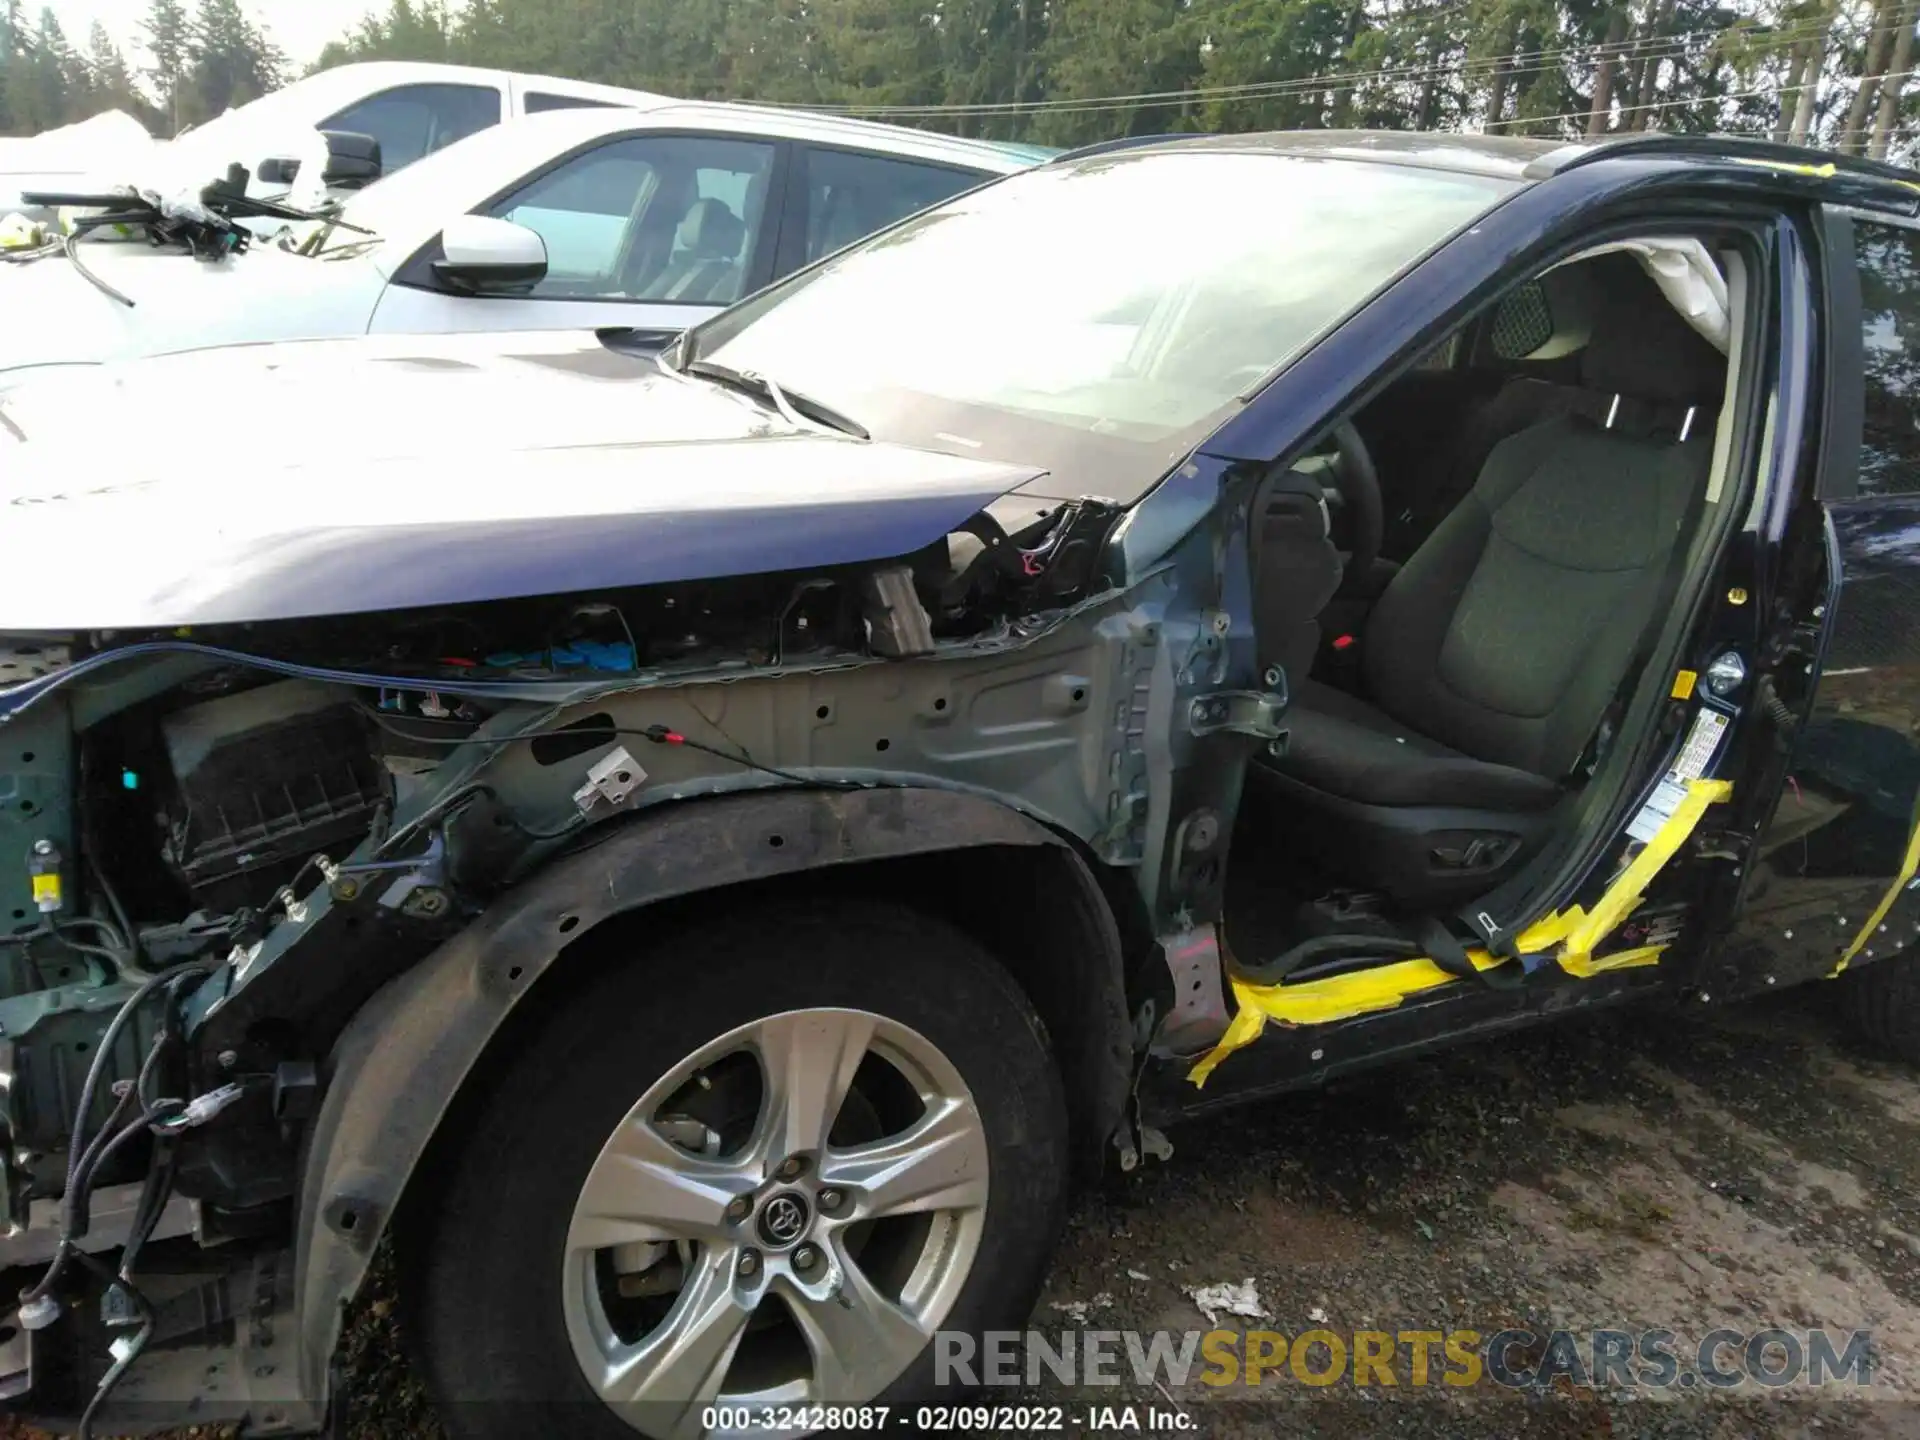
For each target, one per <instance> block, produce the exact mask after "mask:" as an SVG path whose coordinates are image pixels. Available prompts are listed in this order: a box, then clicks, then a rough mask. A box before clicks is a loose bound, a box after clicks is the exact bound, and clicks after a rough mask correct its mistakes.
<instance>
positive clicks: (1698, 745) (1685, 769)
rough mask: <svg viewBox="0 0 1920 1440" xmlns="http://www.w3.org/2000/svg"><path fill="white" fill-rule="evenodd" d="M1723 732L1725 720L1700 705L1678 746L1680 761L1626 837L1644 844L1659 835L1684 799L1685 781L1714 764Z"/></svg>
mask: <svg viewBox="0 0 1920 1440" xmlns="http://www.w3.org/2000/svg"><path fill="white" fill-rule="evenodd" d="M1726 733H1727V717H1726V716H1724V715H1722V714H1721V713H1720V712H1719V711H1717V710H1709V709H1707V708H1706V707H1705V706H1702V707H1701V708H1700V711H1699V713H1697V714H1696V715H1695V716H1694V717H1693V728H1692V729H1691V730H1689V731H1688V732H1687V743H1686V744H1685V745H1683V746H1681V747H1680V757H1679V759H1677V760H1675V761H1674V762H1673V768H1672V769H1671V770H1669V771H1667V773H1666V777H1665V778H1664V779H1662V780H1661V782H1660V783H1659V784H1658V785H1656V786H1655V787H1654V791H1653V794H1651V795H1650V796H1648V797H1647V803H1646V804H1644V805H1642V806H1641V807H1640V813H1639V814H1638V815H1635V816H1634V817H1633V823H1632V824H1631V825H1629V826H1627V834H1628V836H1629V837H1631V838H1632V839H1635V840H1638V841H1639V842H1640V843H1641V844H1642V845H1645V844H1647V843H1649V842H1650V841H1651V840H1652V839H1653V837H1654V836H1655V835H1657V834H1659V833H1660V827H1661V826H1662V825H1664V824H1666V823H1667V821H1669V820H1671V819H1672V818H1673V812H1674V811H1675V810H1677V809H1678V808H1679V807H1680V802H1681V801H1682V800H1684V799H1686V796H1687V782H1688V781H1689V780H1698V779H1699V778H1700V777H1701V776H1702V775H1704V774H1706V773H1707V767H1708V766H1710V765H1711V764H1713V757H1714V754H1715V753H1716V752H1717V751H1718V750H1719V749H1720V737H1721V736H1723V735H1725V734H1726Z"/></svg>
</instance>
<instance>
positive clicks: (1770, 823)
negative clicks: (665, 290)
mask: <svg viewBox="0 0 1920 1440" xmlns="http://www.w3.org/2000/svg"><path fill="white" fill-rule="evenodd" d="M1820 240H1821V244H1820V247H1819V249H1820V252H1821V253H1820V254H1819V255H1818V257H1817V258H1816V262H1815V263H1816V266H1817V270H1818V272H1820V273H1821V274H1822V278H1823V281H1824V292H1825V293H1824V297H1823V303H1822V304H1821V305H1820V306H1819V307H1818V313H1819V314H1820V316H1821V317H1822V318H1823V319H1824V323H1825V330H1826V333H1825V334H1824V335H1823V336H1821V337H1819V339H1820V340H1821V342H1822V350H1823V357H1822V358H1823V361H1824V364H1823V371H1824V375H1825V384H1824V391H1825V394H1824V406H1823V407H1820V408H1821V410H1823V412H1824V413H1820V414H1819V415H1818V423H1819V428H1818V431H1817V432H1816V433H1811V434H1809V435H1808V436H1806V437H1805V440H1806V445H1805V449H1804V454H1805V456H1806V460H1805V462H1804V465H1803V469H1804V470H1811V471H1816V472H1817V482H1816V486H1817V488H1814V489H1812V490H1810V492H1809V493H1807V494H1805V495H1803V496H1800V497H1796V501H1795V503H1794V504H1793V505H1792V506H1791V507H1788V508H1787V509H1786V512H1785V513H1784V515H1783V516H1782V521H1783V523H1782V524H1781V525H1780V527H1779V534H1780V541H1779V545H1780V550H1779V553H1780V556H1781V567H1780V570H1781V575H1782V604H1781V606H1780V607H1779V614H1778V620H1777V624H1778V627H1779V628H1778V631H1777V633H1776V635H1775V636H1774V637H1773V644H1774V648H1775V654H1776V657H1777V663H1776V665H1775V669H1774V678H1775V684H1776V686H1777V696H1776V698H1777V699H1778V700H1779V701H1780V708H1779V710H1778V711H1777V713H1776V714H1775V715H1773V716H1771V717H1769V718H1770V720H1771V721H1772V724H1771V726H1770V728H1771V729H1772V731H1773V735H1774V741H1773V748H1774V751H1775V753H1774V754H1773V755H1772V756H1766V755H1756V756H1755V757H1753V759H1752V761H1751V762H1750V763H1751V764H1752V767H1753V770H1754V772H1755V773H1756V775H1761V774H1764V775H1765V776H1766V778H1767V781H1768V783H1770V784H1771V783H1773V781H1774V779H1775V777H1776V776H1777V784H1778V789H1777V796H1776V798H1775V801H1774V803H1773V804H1772V806H1771V809H1770V811H1769V812H1768V814H1767V816H1766V818H1765V820H1764V822H1763V823H1761V824H1759V825H1758V826H1757V827H1756V830H1755V833H1754V834H1753V835H1752V836H1751V840H1750V845H1751V848H1750V853H1749V856H1748V860H1749V863H1748V865H1747V867H1746V870H1747V873H1746V876H1745V887H1744V895H1743V897H1742V898H1743V901H1744V904H1743V908H1742V910H1741V912H1740V915H1739V918H1738V920H1737V921H1736V922H1735V924H1734V926H1733V928H1732V929H1731V931H1730V932H1729V934H1728V937H1727V941H1726V943H1725V944H1723V945H1722V946H1721V947H1720V950H1719V953H1718V956H1717V959H1716V963H1715V966H1714V970H1713V972H1712V975H1711V977H1710V979H1711V981H1712V982H1715V983H1717V985H1718V987H1719V988H1720V989H1721V990H1723V991H1751V990H1764V989H1765V988H1767V987H1769V986H1774V985H1786V984H1791V983H1793V982H1795V981H1797V980H1802V979H1807V978H1810V977H1812V976H1815V975H1830V974H1834V973H1837V972H1839V971H1841V970H1844V969H1846V968H1848V967H1850V966H1858V965H1861V964H1867V963H1871V962H1872V961H1874V960H1877V959H1883V958H1885V957H1887V956H1889V955H1891V954H1894V953H1896V952H1898V951H1900V950H1902V949H1905V948H1906V947H1907V946H1908V945H1909V944H1910V943H1911V942H1912V941H1913V940H1914V939H1915V938H1916V937H1917V936H1920V890H1915V889H1913V888H1911V887H1912V885H1913V881H1914V874H1915V865H1916V858H1917V857H1920V829H1916V821H1917V820H1920V732H1917V731H1916V724H1917V723H1920V225H1917V224H1916V222H1914V221H1912V220H1908V219H1904V218H1899V217H1889V216H1885V215H1879V214H1871V215H1870V214H1866V213H1849V212H1845V211H1837V210H1830V211H1829V212H1828V213H1827V214H1826V216H1825V217H1824V225H1823V231H1822V234H1821V236H1820ZM1783 438H1784V437H1783Z"/></svg>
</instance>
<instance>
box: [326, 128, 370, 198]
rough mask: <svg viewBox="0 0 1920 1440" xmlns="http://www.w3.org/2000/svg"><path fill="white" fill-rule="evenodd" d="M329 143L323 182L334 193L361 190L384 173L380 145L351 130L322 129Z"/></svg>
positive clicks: (368, 137)
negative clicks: (335, 191)
mask: <svg viewBox="0 0 1920 1440" xmlns="http://www.w3.org/2000/svg"><path fill="white" fill-rule="evenodd" d="M320 138H321V139H322V140H325V141H326V142H327V168H326V169H324V170H322V171H321V172H320V179H321V181H322V182H323V183H324V184H326V185H327V186H328V187H330V188H331V189H335V190H361V189H364V188H365V187H367V186H368V185H371V184H372V183H373V182H374V181H376V180H378V179H379V178H380V176H381V174H382V167H381V160H380V142H379V141H378V140H376V139H374V138H373V136H371V135H360V134H356V133H355V132H353V131H351V130H322V131H321V132H320Z"/></svg>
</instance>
